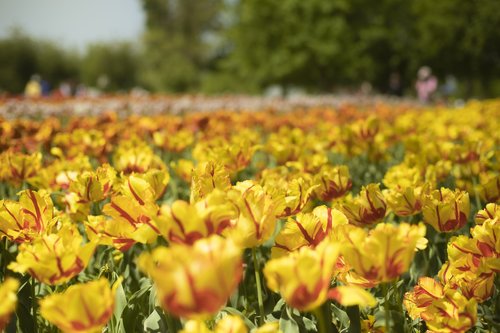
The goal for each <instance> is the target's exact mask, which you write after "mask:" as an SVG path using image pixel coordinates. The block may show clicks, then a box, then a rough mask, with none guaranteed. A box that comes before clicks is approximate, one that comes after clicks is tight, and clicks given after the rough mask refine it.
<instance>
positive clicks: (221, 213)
mask: <svg viewBox="0 0 500 333" xmlns="http://www.w3.org/2000/svg"><path fill="white" fill-rule="evenodd" d="M237 216H238V209H237V207H236V205H234V204H233V203H231V201H229V200H228V198H227V195H226V193H224V192H222V191H221V190H218V189H215V190H214V191H212V192H211V193H210V194H208V195H207V196H206V197H205V198H204V199H202V200H200V201H198V202H197V203H195V204H189V203H188V202H185V201H182V200H177V201H175V202H173V203H172V205H170V206H167V205H164V206H162V207H161V209H160V214H159V215H158V217H157V218H156V219H155V220H156V223H157V225H158V228H159V229H160V231H161V233H162V235H163V237H165V239H167V240H168V241H170V242H174V243H185V244H193V243H194V242H195V241H196V240H198V239H200V238H204V237H208V236H210V235H213V234H218V235H222V234H223V233H224V232H225V231H226V229H228V228H230V227H231V226H232V220H233V219H235V218H236V217H237Z"/></svg>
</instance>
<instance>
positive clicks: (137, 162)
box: [112, 137, 167, 174]
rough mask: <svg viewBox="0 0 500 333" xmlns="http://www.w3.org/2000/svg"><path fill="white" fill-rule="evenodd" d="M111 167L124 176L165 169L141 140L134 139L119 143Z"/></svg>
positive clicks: (158, 158)
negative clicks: (121, 172)
mask: <svg viewBox="0 0 500 333" xmlns="http://www.w3.org/2000/svg"><path fill="white" fill-rule="evenodd" d="M112 160H113V166H114V167H115V168H116V170H118V171H123V172H124V173H125V174H130V173H132V172H137V173H143V172H146V171H147V170H150V169H158V170H165V169H166V168H167V167H166V165H165V164H164V163H163V162H162V160H161V159H160V157H159V156H157V155H155V153H154V152H153V149H152V148H151V147H150V146H149V145H148V144H147V143H146V142H144V141H142V140H141V139H139V138H137V137H134V138H132V139H130V140H126V141H121V142H120V144H119V145H118V147H117V148H116V149H115V153H114V154H113V158H112Z"/></svg>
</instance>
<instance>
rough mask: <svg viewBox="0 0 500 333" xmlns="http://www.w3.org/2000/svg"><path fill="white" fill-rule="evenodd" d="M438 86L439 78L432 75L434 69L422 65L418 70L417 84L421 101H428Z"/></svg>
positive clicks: (416, 87)
mask: <svg viewBox="0 0 500 333" xmlns="http://www.w3.org/2000/svg"><path fill="white" fill-rule="evenodd" d="M437 87H438V80H437V78H436V77H435V76H434V75H432V70H431V69H430V68H429V67H427V66H422V67H420V69H419V70H418V79H417V83H416V84H415V89H416V90H417V96H418V99H419V101H420V102H422V103H428V102H429V101H430V100H431V98H432V95H433V94H434V93H435V92H436V90H437Z"/></svg>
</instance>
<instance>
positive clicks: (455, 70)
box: [413, 0, 500, 95]
mask: <svg viewBox="0 0 500 333" xmlns="http://www.w3.org/2000/svg"><path fill="white" fill-rule="evenodd" d="M413 10H414V12H415V14H416V15H417V16H418V17H419V20H418V21H417V22H416V35H415V36H416V41H415V44H416V50H417V51H418V53H417V55H416V57H415V58H416V59H418V60H420V61H421V62H422V63H427V64H429V65H430V66H432V68H434V69H435V70H436V72H437V73H438V74H441V75H445V74H453V75H456V76H458V77H459V78H461V79H462V80H466V81H467V82H468V89H467V90H468V93H469V94H470V93H472V88H473V87H472V85H473V81H474V80H475V81H477V82H478V85H479V88H480V89H479V91H480V93H481V94H483V95H484V94H486V95H488V93H489V92H488V90H489V88H490V87H491V82H492V80H493V78H495V77H498V75H499V74H500V29H498V27H499V26H500V2H499V1H497V0H477V1H471V0H466V1H457V0H442V1H441V0H440V1H438V2H436V1H431V0H419V1H415V2H414V7H413Z"/></svg>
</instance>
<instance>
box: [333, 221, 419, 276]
mask: <svg viewBox="0 0 500 333" xmlns="http://www.w3.org/2000/svg"><path fill="white" fill-rule="evenodd" d="M425 231H426V229H425V225H424V224H422V223H420V224H419V225H410V224H407V223H402V224H400V225H398V226H396V225H392V224H387V223H381V224H378V225H377V226H376V227H375V228H374V229H372V230H371V231H370V232H367V231H366V230H364V229H361V228H351V229H347V231H346V234H345V240H346V241H345V244H344V246H343V248H342V250H341V253H342V254H343V256H344V258H345V260H346V262H347V263H348V264H349V265H350V266H351V267H352V268H353V269H354V271H355V272H356V273H357V274H359V275H360V276H361V277H363V278H365V279H367V280H369V281H373V282H374V283H380V282H391V281H393V280H394V279H397V278H398V277H399V276H400V275H401V274H403V273H404V272H406V271H407V270H408V268H409V266H410V264H411V262H412V261H413V257H414V256H415V252H416V250H417V249H420V250H421V249H424V248H425V247H426V246H427V240H426V239H425Z"/></svg>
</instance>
